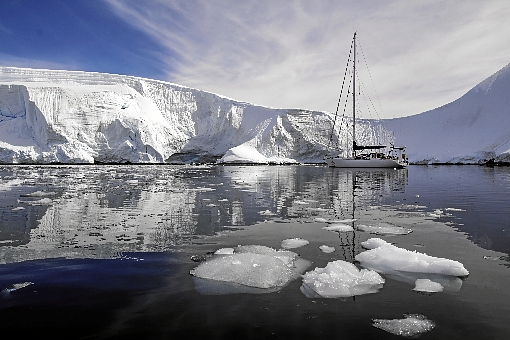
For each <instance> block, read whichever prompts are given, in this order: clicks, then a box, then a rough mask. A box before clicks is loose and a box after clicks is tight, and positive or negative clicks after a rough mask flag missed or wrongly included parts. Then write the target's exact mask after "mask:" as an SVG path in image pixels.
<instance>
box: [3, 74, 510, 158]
mask: <svg viewBox="0 0 510 340" xmlns="http://www.w3.org/2000/svg"><path fill="white" fill-rule="evenodd" d="M509 91H510V67H509V66H507V67H505V68H504V69H502V70H501V71H499V72H498V73H496V74H494V75H493V76H491V77H489V78H488V79H486V80H485V81H483V82H482V83H480V84H479V85H478V86H476V87H475V88H473V89H472V90H471V91H469V92H468V93H467V94H466V95H465V96H463V97H462V98H460V99H459V100H457V101H455V102H453V103H451V104H448V105H445V106H443V107H441V108H438V109H435V110H432V111H429V112H425V113H422V114H419V115H416V116H411V117H405V118H399V119H391V120H385V121H382V122H380V121H371V120H362V121H360V122H358V124H357V129H356V137H357V140H358V143H359V144H365V143H366V144H380V143H382V144H389V143H392V142H394V141H395V138H396V144H397V145H406V146H407V148H408V155H409V158H410V160H411V161H412V162H418V163H420V162H421V163H433V162H453V163H455V162H464V163H477V162H481V161H483V160H487V159H490V158H495V159H496V160H507V158H510V157H507V155H508V153H509V152H510V142H509V141H510V132H509V131H508V126H510V114H509V110H510V109H509V108H510V96H509V95H508V94H509ZM333 121H334V115H333V114H330V113H327V112H317V111H307V110H300V109H274V108H268V107H262V106H256V105H252V104H249V103H244V102H239V101H236V100H233V99H230V98H226V97H223V96H220V95H216V94H212V93H208V92H204V91H200V90H197V89H192V88H186V87H183V86H179V85H176V84H171V83H168V82H163V81H157V80H150V79H144V78H139V77H132V76H121V75H111V74H102V73H92V72H78V71H52V70H35V69H20V68H10V67H0V163H164V162H168V163H192V162H214V161H216V160H221V161H222V162H231V163H236V162H239V163H250V162H251V163H277V164H278V163H294V162H322V160H323V158H324V156H325V155H326V154H328V153H331V152H332V151H333V152H336V153H338V152H340V153H341V152H343V153H346V154H347V153H348V152H349V150H350V145H351V144H352V136H351V130H352V129H351V127H350V126H351V124H352V122H351V120H350V119H349V118H346V117H337V120H336V122H335V124H334V133H333V137H332V138H331V131H332V128H333Z"/></svg>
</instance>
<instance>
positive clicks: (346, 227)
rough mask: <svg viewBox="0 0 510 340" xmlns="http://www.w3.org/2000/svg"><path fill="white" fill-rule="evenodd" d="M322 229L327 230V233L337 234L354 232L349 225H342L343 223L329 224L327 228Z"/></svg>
mask: <svg viewBox="0 0 510 340" xmlns="http://www.w3.org/2000/svg"><path fill="white" fill-rule="evenodd" d="M322 229H325V230H329V231H337V232H339V233H340V232H347V231H353V230H354V229H353V228H352V227H351V226H350V225H347V224H343V223H335V224H330V225H329V226H327V227H323V228H322Z"/></svg>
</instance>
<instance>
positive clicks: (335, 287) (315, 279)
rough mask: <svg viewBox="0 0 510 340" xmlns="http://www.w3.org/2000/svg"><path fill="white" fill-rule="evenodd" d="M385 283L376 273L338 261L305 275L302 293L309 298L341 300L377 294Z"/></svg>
mask: <svg viewBox="0 0 510 340" xmlns="http://www.w3.org/2000/svg"><path fill="white" fill-rule="evenodd" d="M383 283H384V279H383V278H382V277H381V275H379V274H378V273H376V272H375V271H373V270H368V269H361V270H359V269H358V268H357V267H356V266H355V265H354V264H352V263H349V262H345V261H342V260H337V261H333V262H330V263H328V264H327V265H326V267H325V268H315V270H313V271H310V272H308V273H306V274H304V275H303V284H302V285H301V292H302V293H303V294H305V295H306V296H307V297H309V298H318V297H323V298H339V297H348V296H355V295H364V294H371V293H377V292H378V291H379V289H381V288H382V286H383Z"/></svg>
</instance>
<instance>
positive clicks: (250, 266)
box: [190, 245, 310, 293]
mask: <svg viewBox="0 0 510 340" xmlns="http://www.w3.org/2000/svg"><path fill="white" fill-rule="evenodd" d="M223 249H229V248H223ZM309 265H310V263H309V262H308V261H306V260H301V259H298V255H297V254H296V253H294V252H291V251H276V250H274V249H273V248H269V247H265V246H257V245H253V246H238V247H236V248H235V249H234V253H233V254H226V255H220V256H214V257H213V258H212V259H210V260H208V261H206V262H203V263H202V264H200V265H199V266H198V267H196V268H194V269H193V270H191V271H190V274H191V275H193V276H195V277H197V278H202V279H209V280H214V281H222V282H225V283H228V284H237V285H243V286H248V287H255V288H263V289H268V288H281V287H283V286H284V285H286V284H287V283H288V282H289V281H291V280H293V279H295V278H297V277H298V276H299V274H300V273H302V272H303V271H304V270H305V269H306V268H307V267H308V266H309ZM198 285H199V286H200V289H201V290H202V291H207V293H210V292H211V290H215V291H216V292H215V293H218V292H219V291H223V293H235V292H253V291H246V289H245V290H244V291H242V290H241V291H240V290H239V289H238V287H235V286H232V285H226V286H225V285H224V286H221V285H219V284H212V285H209V284H207V283H204V282H198Z"/></svg>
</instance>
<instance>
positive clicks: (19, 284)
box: [2, 282, 34, 294]
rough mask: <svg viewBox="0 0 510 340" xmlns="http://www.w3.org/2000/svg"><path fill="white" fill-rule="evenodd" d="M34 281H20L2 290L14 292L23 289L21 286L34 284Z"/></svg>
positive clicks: (3, 291)
mask: <svg viewBox="0 0 510 340" xmlns="http://www.w3.org/2000/svg"><path fill="white" fill-rule="evenodd" d="M33 284H34V283H33V282H20V283H15V284H13V285H12V286H11V288H5V289H3V290H2V293H7V294H8V293H10V292H14V291H16V290H18V289H21V288H25V287H28V286H30V285H33Z"/></svg>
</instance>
